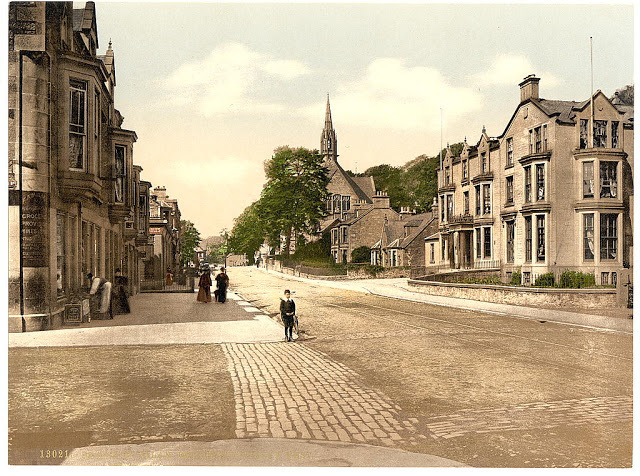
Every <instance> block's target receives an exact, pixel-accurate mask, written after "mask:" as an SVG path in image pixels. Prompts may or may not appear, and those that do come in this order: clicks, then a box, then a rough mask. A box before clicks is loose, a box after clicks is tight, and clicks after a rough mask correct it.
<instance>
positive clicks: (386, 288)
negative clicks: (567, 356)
mask: <svg viewBox="0 0 640 476" xmlns="http://www.w3.org/2000/svg"><path fill="white" fill-rule="evenodd" d="M258 269H259V270H260V271H263V272H265V273H269V274H274V275H278V276H281V277H283V278H286V279H292V280H298V281H304V282H307V283H313V284H314V285H318V286H325V287H329V288H334V289H347V290H350V291H357V292H363V293H368V294H374V295H377V296H384V297H389V298H393V299H403V300H406V301H414V302H421V303H426V304H433V305H436V306H445V307H453V308H457V309H465V310H469V311H477V312H486V313H491V314H497V315H503V316H508V317H514V318H517V319H532V320H536V321H546V322H553V323H558V324H568V325H573V326H579V327H586V328H591V329H598V330H603V331H612V332H622V333H627V334H631V333H633V320H632V319H629V318H628V316H627V313H626V312H623V313H615V314H616V315H601V314H600V315H599V314H591V313H586V312H584V311H569V310H567V311H565V310H559V309H544V308H539V307H527V306H516V305H512V304H503V303H494V302H485V301H473V300H470V299H461V298H453V297H447V296H432V295H429V294H423V293H420V292H416V291H413V290H411V288H410V287H409V285H408V283H407V279H406V278H390V279H353V280H340V281H338V280H336V281H332V280H326V279H310V278H302V277H299V276H292V275H289V274H285V273H280V272H278V271H274V270H265V269H264V268H258ZM629 312H631V310H629ZM612 314H613V313H612ZM618 314H620V315H618Z"/></svg>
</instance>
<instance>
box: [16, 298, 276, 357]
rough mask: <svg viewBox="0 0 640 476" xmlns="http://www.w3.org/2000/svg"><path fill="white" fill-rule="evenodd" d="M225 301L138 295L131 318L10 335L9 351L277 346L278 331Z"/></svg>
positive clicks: (234, 301)
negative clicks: (213, 345)
mask: <svg viewBox="0 0 640 476" xmlns="http://www.w3.org/2000/svg"><path fill="white" fill-rule="evenodd" d="M228 297H229V299H228V301H227V302H226V303H224V304H221V303H214V302H212V303H208V304H203V303H198V302H196V300H195V294H177V293H171V294H155V293H154V294H145V293H143V294H139V295H136V296H134V297H133V298H132V299H131V311H132V312H131V314H121V315H116V316H114V318H113V319H108V320H92V321H91V322H89V323H83V324H82V325H81V326H79V327H64V328H62V329H56V330H47V331H42V332H24V333H10V334H9V347H10V348H13V347H71V346H102V345H165V344H221V343H226V342H236V343H255V342H280V341H281V340H282V339H283V331H282V326H280V325H279V324H278V323H276V322H275V321H274V320H273V319H271V318H270V317H269V316H267V315H266V314H264V313H263V312H261V311H260V310H259V309H257V308H255V307H252V306H251V305H250V304H249V303H247V302H245V301H243V300H242V299H241V298H240V297H239V296H238V295H237V294H236V293H233V292H230V293H229V294H228Z"/></svg>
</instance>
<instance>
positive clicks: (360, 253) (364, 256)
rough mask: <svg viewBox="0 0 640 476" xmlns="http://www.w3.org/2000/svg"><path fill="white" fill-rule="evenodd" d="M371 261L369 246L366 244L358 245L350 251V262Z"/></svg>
mask: <svg viewBox="0 0 640 476" xmlns="http://www.w3.org/2000/svg"><path fill="white" fill-rule="evenodd" d="M370 261H371V248H369V247H368V246H358V247H357V248H356V249H355V250H353V251H352V252H351V262H352V263H369V262H370Z"/></svg>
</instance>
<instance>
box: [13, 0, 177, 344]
mask: <svg viewBox="0 0 640 476" xmlns="http://www.w3.org/2000/svg"><path fill="white" fill-rule="evenodd" d="M97 50H98V30H97V21H96V12H95V5H94V3H93V2H87V3H86V5H85V6H84V7H83V8H74V5H73V2H12V3H11V4H10V5H9V101H8V107H9V124H8V125H9V140H8V148H9V178H8V185H9V330H10V331H15V332H20V331H27V330H39V329H47V328H52V327H58V326H59V325H61V322H62V316H63V314H64V311H65V306H66V305H67V304H69V303H71V302H77V301H78V300H80V299H81V296H82V294H83V293H84V292H85V291H86V288H87V284H88V280H87V278H86V275H87V273H92V274H93V275H94V276H99V277H104V278H106V279H108V280H112V281H113V278H114V275H115V273H116V270H118V269H120V272H121V274H122V275H123V276H125V277H126V278H127V282H128V291H129V293H132V294H134V293H137V292H139V291H140V289H141V287H142V282H143V281H144V280H145V278H148V277H149V275H153V274H154V273H156V272H157V271H156V268H160V270H159V272H160V273H163V269H164V268H163V266H168V264H167V262H168V261H167V260H166V259H165V258H162V257H161V258H158V257H157V255H158V254H162V253H166V251H164V248H165V247H163V245H162V242H163V241H170V242H171V243H173V245H174V246H173V248H171V247H170V246H166V248H167V249H171V250H174V249H175V244H176V242H177V240H179V236H178V234H179V233H178V229H177V228H179V226H177V225H176V223H179V216H180V215H179V209H178V205H177V202H175V203H173V204H168V205H167V204H166V203H164V198H165V197H164V196H163V197H158V196H157V195H158V193H159V192H164V189H156V190H151V184H150V183H149V182H147V181H144V180H142V179H141V172H142V168H141V167H140V166H138V165H136V164H135V163H134V160H133V145H134V143H135V142H136V140H137V136H136V133H135V132H134V131H132V130H129V129H125V128H124V127H123V121H124V117H123V116H122V114H121V113H120V112H119V111H118V109H116V107H115V87H116V65H115V57H114V51H113V48H112V45H111V43H110V44H109V46H108V48H107V50H106V53H105V54H104V55H99V54H97ZM158 201H160V202H162V203H160V204H158V203H157V202H158ZM154 204H155V206H154ZM163 206H164V208H162V207H163ZM152 209H153V210H152ZM152 211H155V213H152ZM176 218H177V220H176ZM158 243H160V244H158ZM178 249H179V248H178ZM172 252H173V251H172ZM154 257H155V259H154ZM158 260H160V261H161V262H162V265H160V266H159V265H157V264H156V262H157V261H158ZM175 261H176V260H175V256H171V259H170V263H171V264H170V265H173V264H174V263H175ZM162 275H163V274H160V276H162Z"/></svg>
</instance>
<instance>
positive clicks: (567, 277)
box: [559, 270, 596, 289]
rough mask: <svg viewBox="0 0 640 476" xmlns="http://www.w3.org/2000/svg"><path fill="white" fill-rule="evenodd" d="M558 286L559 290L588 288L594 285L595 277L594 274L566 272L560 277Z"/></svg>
mask: <svg viewBox="0 0 640 476" xmlns="http://www.w3.org/2000/svg"><path fill="white" fill-rule="evenodd" d="M559 285H560V287H561V288H574V289H575V288H589V287H593V286H595V285H596V277H595V275H594V274H587V273H582V272H580V271H569V270H567V271H564V272H563V273H562V274H561V275H560V283H559Z"/></svg>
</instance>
